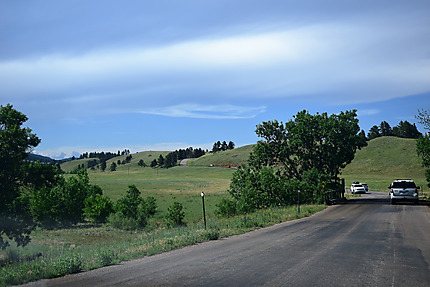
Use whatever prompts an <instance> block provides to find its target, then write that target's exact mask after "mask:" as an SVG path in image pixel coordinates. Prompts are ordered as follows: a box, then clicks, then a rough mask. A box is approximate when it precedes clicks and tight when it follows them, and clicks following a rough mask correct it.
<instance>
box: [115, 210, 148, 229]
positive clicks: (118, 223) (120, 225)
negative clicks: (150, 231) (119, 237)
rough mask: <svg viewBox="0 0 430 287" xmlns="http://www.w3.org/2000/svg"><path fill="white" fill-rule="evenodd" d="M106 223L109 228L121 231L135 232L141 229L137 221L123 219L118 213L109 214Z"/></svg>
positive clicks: (127, 218)
mask: <svg viewBox="0 0 430 287" xmlns="http://www.w3.org/2000/svg"><path fill="white" fill-rule="evenodd" d="M107 222H108V224H109V225H110V226H112V227H114V228H117V229H122V230H136V229H138V228H139V227H141V224H140V222H139V221H138V220H137V219H134V218H129V217H125V216H124V215H123V214H122V213H120V212H116V213H111V214H110V215H109V216H108V218H107Z"/></svg>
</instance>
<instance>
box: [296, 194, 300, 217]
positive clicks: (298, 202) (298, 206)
mask: <svg viewBox="0 0 430 287" xmlns="http://www.w3.org/2000/svg"><path fill="white" fill-rule="evenodd" d="M297 197H298V201H297V212H298V213H299V214H300V190H299V192H298V193H297Z"/></svg>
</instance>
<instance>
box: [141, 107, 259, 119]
mask: <svg viewBox="0 0 430 287" xmlns="http://www.w3.org/2000/svg"><path fill="white" fill-rule="evenodd" d="M265 110H266V107H264V106H261V107H243V106H233V105H212V106H206V105H199V104H181V105H175V106H168V107H161V108H154V109H150V110H143V111H140V113H143V114H153V115H160V116H167V117H184V118H198V119H244V118H254V117H255V116H256V115H258V114H260V113H263V112H265Z"/></svg>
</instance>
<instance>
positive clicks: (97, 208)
mask: <svg viewBox="0 0 430 287" xmlns="http://www.w3.org/2000/svg"><path fill="white" fill-rule="evenodd" d="M112 212H113V203H112V201H111V200H110V198H109V197H107V196H104V195H100V194H96V195H91V196H90V197H87V198H86V199H85V208H84V215H85V216H86V217H87V218H88V219H90V220H91V221H92V222H94V223H104V222H106V219H107V217H108V216H109V215H110V214H111V213H112Z"/></svg>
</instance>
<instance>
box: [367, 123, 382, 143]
mask: <svg viewBox="0 0 430 287" xmlns="http://www.w3.org/2000/svg"><path fill="white" fill-rule="evenodd" d="M380 136H381V133H380V130H379V127H378V126H376V125H375V126H373V127H371V128H370V130H369V133H368V134H367V138H368V139H369V140H373V139H375V138H378V137H380Z"/></svg>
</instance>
